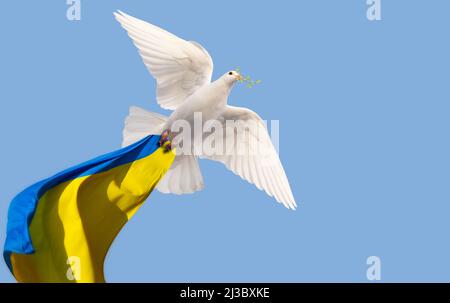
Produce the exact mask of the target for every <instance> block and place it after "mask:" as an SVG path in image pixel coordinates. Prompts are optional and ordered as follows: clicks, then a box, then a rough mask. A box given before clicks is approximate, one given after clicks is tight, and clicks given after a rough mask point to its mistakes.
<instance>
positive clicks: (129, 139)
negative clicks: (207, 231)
mask: <svg viewBox="0 0 450 303" xmlns="http://www.w3.org/2000/svg"><path fill="white" fill-rule="evenodd" d="M166 121H167V117H165V116H163V115H160V114H157V113H152V112H149V111H147V110H145V109H143V108H140V107H137V106H132V107H130V112H129V114H128V116H127V117H126V119H125V128H124V130H123V141H122V146H123V147H125V146H128V145H130V144H133V143H135V142H137V141H139V140H141V139H142V138H144V137H146V136H148V135H160V134H161V133H162V132H163V127H164V124H165V123H166ZM156 189H158V191H160V192H162V193H165V194H169V193H170V194H178V195H180V194H190V193H194V192H196V191H199V190H202V189H203V177H202V173H201V172H200V167H199V165H198V160H197V157H195V156H189V155H180V156H176V157H175V160H174V161H173V164H172V166H171V167H170V169H169V170H168V171H167V173H166V174H165V175H164V177H163V178H162V180H161V181H160V182H159V183H158V185H157V186H156Z"/></svg>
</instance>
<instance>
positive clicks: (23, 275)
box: [4, 136, 175, 282]
mask: <svg viewBox="0 0 450 303" xmlns="http://www.w3.org/2000/svg"><path fill="white" fill-rule="evenodd" d="M159 139H160V136H148V137H146V138H144V139H142V140H141V141H139V142H137V143H135V144H133V145H131V146H128V147H126V148H123V149H120V150H118V151H116V152H112V153H110V154H106V155H103V156H100V157H98V158H96V159H93V160H91V161H88V162H86V163H83V164H80V165H78V166H75V167H73V168H70V169H67V170H65V171H63V172H61V173H59V174H57V175H55V176H53V177H51V178H48V179H45V180H43V181H41V182H38V183H36V184H34V185H33V186H31V187H29V188H27V189H25V190H24V191H23V192H21V193H20V194H19V195H17V196H16V197H15V198H14V199H13V201H12V202H11V205H10V208H9V212H8V225H7V236H6V242H5V248H4V258H5V261H6V263H7V265H8V267H9V269H10V270H11V272H12V274H13V275H14V277H15V278H16V280H17V281H19V282H104V281H105V278H104V274H103V262H104V259H105V256H106V253H107V252H108V249H109V247H110V245H111V243H112V241H113V240H114V238H115V237H116V236H117V234H118V233H119V231H120V230H121V228H122V227H123V225H124V224H125V223H127V221H128V220H129V219H130V218H131V217H132V216H133V214H134V213H135V212H136V211H137V210H138V209H139V207H140V206H141V205H142V203H143V202H144V201H145V200H146V199H147V197H148V196H149V194H150V193H151V192H152V190H153V189H154V188H155V186H156V184H157V183H158V182H159V180H160V179H161V178H162V177H163V176H164V174H165V173H166V171H167V170H168V169H169V167H170V165H171V164H172V162H173V160H174V158H175V153H174V152H173V151H168V152H167V151H165V149H164V148H160V147H159V144H158V141H159Z"/></svg>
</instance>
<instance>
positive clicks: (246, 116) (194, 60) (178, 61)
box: [114, 11, 297, 210]
mask: <svg viewBox="0 0 450 303" xmlns="http://www.w3.org/2000/svg"><path fill="white" fill-rule="evenodd" d="M114 16H115V17H116V19H117V21H119V23H120V24H121V25H122V27H123V28H124V29H125V30H126V31H127V32H128V35H129V36H130V37H131V39H132V40H133V42H134V44H135V45H136V47H137V48H138V49H139V53H140V55H141V56H142V59H143V61H144V64H145V65H146V67H147V68H148V70H149V71H150V73H151V74H152V76H153V77H154V78H155V79H156V82H157V98H156V99H157V102H158V104H159V105H160V106H161V107H162V108H163V109H168V110H173V112H172V114H171V115H170V117H168V118H167V117H165V116H162V115H160V114H156V113H152V112H148V111H146V110H144V109H141V108H138V107H135V106H133V107H131V108H130V112H129V115H128V117H127V118H126V120H125V129H124V131H123V143H122V145H123V146H127V145H130V144H132V143H134V142H136V141H138V140H140V139H142V138H144V137H145V136H148V135H150V134H153V135H160V134H161V133H162V132H164V131H165V130H170V129H171V125H172V124H173V123H174V121H176V120H180V119H181V120H186V121H188V122H189V123H192V121H193V116H194V113H195V112H201V113H202V115H203V119H204V120H205V121H207V120H211V119H213V120H217V121H219V122H220V123H223V124H224V128H225V127H226V126H225V121H227V120H234V121H238V120H239V121H244V123H252V125H256V126H257V127H256V129H255V128H254V127H253V128H249V129H245V130H243V131H245V132H250V133H248V134H246V135H244V136H237V138H238V139H236V140H240V141H239V142H236V140H235V141H234V144H236V145H237V144H241V145H243V146H245V147H249V146H250V145H251V144H256V145H258V146H257V147H258V149H259V150H263V151H264V153H263V154H264V155H262V154H251V153H244V154H240V153H231V154H229V153H227V154H222V155H212V156H205V155H203V156H202V158H206V159H210V160H214V161H219V162H222V163H223V164H224V165H225V166H226V167H227V168H228V169H230V170H231V171H233V172H234V173H235V174H237V175H239V176H240V177H241V178H243V179H245V180H246V181H248V182H250V183H252V184H255V185H256V187H257V188H259V189H260V190H264V191H265V192H266V193H267V194H268V195H269V196H273V197H274V198H275V199H276V200H277V201H278V202H280V203H283V204H284V205H285V206H286V207H287V208H290V209H293V210H295V208H296V207H297V205H296V203H295V200H294V197H293V195H292V191H291V188H290V186H289V181H288V179H287V177H286V174H285V172H284V169H283V166H282V165H281V162H280V159H279V157H278V154H277V152H276V150H275V148H274V146H273V144H272V142H271V140H270V139H269V134H268V132H267V129H266V126H265V125H264V123H263V121H262V120H261V118H260V117H259V116H258V115H257V114H256V113H255V112H253V111H251V110H249V109H247V108H242V107H234V106H229V105H228V104H227V103H228V96H229V94H230V91H231V88H232V87H233V85H234V84H235V83H236V81H238V80H241V79H242V77H241V75H240V74H239V73H238V72H236V71H230V72H227V73H226V74H225V75H223V76H222V77H220V78H219V79H218V80H216V81H214V82H211V76H212V70H213V62H212V59H211V57H210V55H209V54H208V52H207V51H206V50H205V49H204V48H203V47H202V46H201V45H200V44H198V43H196V42H193V41H186V40H183V39H181V38H179V37H177V36H175V35H173V34H171V33H169V32H167V31H165V30H163V29H161V28H159V27H157V26H155V25H152V24H150V23H147V22H145V21H142V20H139V19H137V18H134V17H132V16H129V15H127V14H125V13H123V12H120V11H118V12H117V13H114ZM224 136H225V134H224ZM203 139H204V138H203ZM157 189H158V190H159V191H160V192H162V193H173V194H187V193H194V192H196V191H199V190H202V189H203V177H202V174H201V172H200V167H199V165H198V161H197V156H196V155H177V156H176V157H175V160H174V162H173V164H172V166H171V168H170V169H169V171H168V172H167V173H166V175H165V176H164V177H163V179H162V180H161V181H160V182H159V184H158V185H157Z"/></svg>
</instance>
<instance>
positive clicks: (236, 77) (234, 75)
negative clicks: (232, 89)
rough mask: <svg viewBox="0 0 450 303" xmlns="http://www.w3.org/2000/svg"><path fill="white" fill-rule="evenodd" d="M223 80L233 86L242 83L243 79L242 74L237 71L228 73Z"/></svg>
mask: <svg viewBox="0 0 450 303" xmlns="http://www.w3.org/2000/svg"><path fill="white" fill-rule="evenodd" d="M222 79H223V80H224V81H225V82H226V83H227V84H228V85H233V84H234V83H235V82H236V81H242V80H243V78H242V76H241V74H240V73H238V72H237V71H235V70H232V71H229V72H227V73H226V74H225V75H223V76H222Z"/></svg>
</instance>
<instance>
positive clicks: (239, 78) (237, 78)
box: [236, 75, 244, 81]
mask: <svg viewBox="0 0 450 303" xmlns="http://www.w3.org/2000/svg"><path fill="white" fill-rule="evenodd" d="M242 80H244V78H242V76H241V75H237V76H236V81H242Z"/></svg>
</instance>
